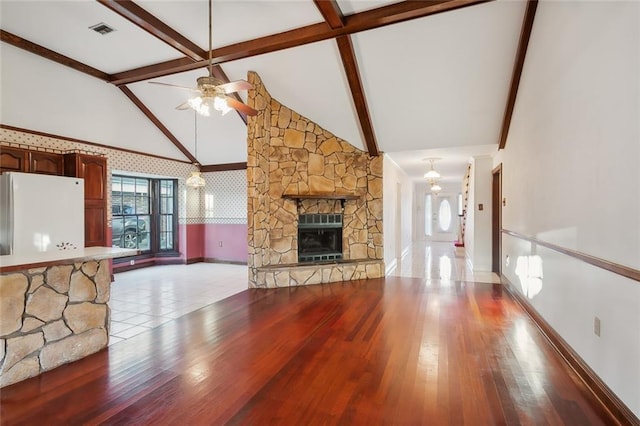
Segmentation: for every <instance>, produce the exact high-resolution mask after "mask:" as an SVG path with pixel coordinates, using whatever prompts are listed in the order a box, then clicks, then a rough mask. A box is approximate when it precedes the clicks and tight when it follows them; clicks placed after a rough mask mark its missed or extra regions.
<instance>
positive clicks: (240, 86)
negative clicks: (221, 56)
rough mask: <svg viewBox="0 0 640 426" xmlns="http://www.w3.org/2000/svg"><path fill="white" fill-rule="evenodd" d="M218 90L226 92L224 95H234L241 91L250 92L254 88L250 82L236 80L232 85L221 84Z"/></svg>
mask: <svg viewBox="0 0 640 426" xmlns="http://www.w3.org/2000/svg"><path fill="white" fill-rule="evenodd" d="M218 88H219V89H222V90H224V93H233V92H237V91H239V90H249V89H251V88H253V86H252V85H251V83H249V82H248V81H244V80H236V81H232V82H230V83H225V84H221V85H219V86H218Z"/></svg>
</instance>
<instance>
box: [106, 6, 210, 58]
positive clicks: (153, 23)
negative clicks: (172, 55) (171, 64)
mask: <svg viewBox="0 0 640 426" xmlns="http://www.w3.org/2000/svg"><path fill="white" fill-rule="evenodd" d="M97 1H98V3H100V4H102V5H103V6H105V7H107V8H109V9H110V10H111V11H113V12H115V13H117V14H118V15H120V16H122V17H123V18H125V19H127V20H128V21H130V22H132V23H133V24H135V25H137V26H138V27H140V28H142V29H143V30H145V31H146V32H148V33H149V34H151V35H152V36H154V37H156V38H158V39H160V40H162V41H164V42H165V43H167V44H168V45H169V46H171V47H173V48H174V49H176V50H178V51H179V52H180V53H182V54H183V55H185V56H187V57H189V58H191V59H193V60H194V61H202V60H205V59H207V51H206V50H204V49H201V48H200V47H199V46H197V45H196V44H195V43H193V42H192V41H191V40H189V39H187V38H186V37H184V36H183V35H182V34H180V33H178V32H177V31H175V30H174V29H173V28H171V27H170V26H168V25H167V24H165V23H164V22H162V21H161V20H160V19H158V18H156V17H155V16H153V15H152V14H151V13H149V12H147V11H146V10H144V9H143V8H142V7H140V6H138V5H137V4H135V3H134V2H132V1H130V0H97Z"/></svg>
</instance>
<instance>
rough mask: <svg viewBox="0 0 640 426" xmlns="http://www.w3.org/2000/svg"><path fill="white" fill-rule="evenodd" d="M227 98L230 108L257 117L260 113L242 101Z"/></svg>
mask: <svg viewBox="0 0 640 426" xmlns="http://www.w3.org/2000/svg"><path fill="white" fill-rule="evenodd" d="M225 98H226V99H227V105H228V106H229V107H230V108H234V109H237V110H238V111H240V112H243V113H245V114H247V115H257V114H258V111H256V110H255V109H253V108H251V107H250V106H249V105H246V104H243V103H242V102H240V101H237V100H235V99H233V98H231V97H229V96H225Z"/></svg>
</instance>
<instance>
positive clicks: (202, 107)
mask: <svg viewBox="0 0 640 426" xmlns="http://www.w3.org/2000/svg"><path fill="white" fill-rule="evenodd" d="M211 21H212V13H211V0H209V67H208V68H209V75H208V76H203V77H198V79H197V80H196V83H197V87H195V88H194V87H185V86H178V85H176V84H169V83H162V82H160V81H150V82H149V83H152V84H160V85H163V86H170V87H177V88H179V89H186V90H189V91H191V92H193V94H194V96H193V97H191V98H189V100H187V101H186V102H184V103H182V104H180V105H178V106H177V107H176V109H178V110H186V109H189V108H191V109H193V110H195V111H196V112H197V113H198V114H200V115H204V116H209V115H211V110H212V109H215V110H217V111H220V112H221V113H222V115H225V114H226V113H228V112H229V111H231V109H236V110H238V111H240V112H242V113H244V114H246V115H256V114H257V113H258V111H256V110H255V109H253V108H251V107H250V106H249V105H246V104H244V103H243V102H241V101H239V100H237V99H234V98H232V97H230V96H227V95H228V94H229V93H234V92H237V91H239V90H249V89H251V88H252V87H253V86H252V85H251V83H249V82H247V81H245V80H236V81H232V82H230V83H225V82H223V81H222V80H220V79H218V78H216V77H214V76H213V60H212V56H211V55H212V53H211V52H212V50H211V39H212V34H211V33H212V31H211Z"/></svg>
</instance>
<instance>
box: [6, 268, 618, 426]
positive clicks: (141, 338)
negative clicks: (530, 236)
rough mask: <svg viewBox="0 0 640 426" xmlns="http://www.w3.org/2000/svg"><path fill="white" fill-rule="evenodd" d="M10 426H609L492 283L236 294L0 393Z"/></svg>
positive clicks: (392, 283)
mask: <svg viewBox="0 0 640 426" xmlns="http://www.w3.org/2000/svg"><path fill="white" fill-rule="evenodd" d="M1 404H2V405H1V409H2V411H1V413H0V415H1V417H0V418H1V421H2V424H3V425H13V424H34V425H35V424H37V425H41V424H47V425H53V424H114V425H116V424H117V425H130V424H136V425H137V424H140V425H142V424H145V425H147V424H151V425H164V424H167V425H168V424H185V425H201V424H202V425H218V424H251V425H262V424H284V425H311V424H399V425H414V424H429V425H438V424H442V425H460V424H471V425H476V424H478V425H485V424H487V425H489V424H505V425H517V424H523V425H528V424H536V425H537V424H552V425H556V424H567V425H589V424H593V425H597V424H611V420H610V419H609V418H607V417H606V414H605V413H604V412H603V411H602V410H601V409H600V406H599V405H598V404H597V403H596V402H595V401H594V400H593V399H592V398H591V396H590V394H589V393H588V392H587V390H586V389H585V387H584V386H583V385H582V384H581V383H580V382H579V381H578V380H577V378H576V377H575V375H574V374H573V373H572V372H571V371H569V370H568V369H567V368H566V366H565V364H564V362H563V361H562V360H561V359H560V358H559V356H558V355H557V354H556V353H555V351H554V350H553V349H552V348H551V347H550V346H549V345H548V343H547V342H546V340H545V339H544V338H543V336H542V335H541V334H540V332H539V331H538V329H537V328H536V327H535V325H534V324H533V323H532V322H531V321H530V319H529V318H528V317H527V316H526V314H525V313H524V312H523V311H522V310H521V308H520V307H519V306H518V305H516V304H515V302H513V300H512V299H511V298H510V296H509V295H508V294H507V293H506V292H504V293H503V291H502V286H501V285H499V284H491V283H472V282H463V281H454V280H437V279H430V280H425V279H421V278H410V277H387V278H386V279H378V280H367V281H356V282H348V283H336V284H329V285H317V286H308V287H298V288H291V289H274V290H247V291H244V292H242V293H239V294H237V295H234V296H232V297H230V298H228V299H225V300H223V301H220V302H217V303H214V304H211V305H209V306H207V307H205V308H202V309H200V310H198V311H196V312H193V313H190V314H187V315H185V316H183V317H180V318H178V319H176V320H175V321H171V322H168V323H165V324H163V325H161V326H159V327H156V328H153V329H150V330H149V331H146V332H144V333H141V334H139V335H137V336H134V337H131V338H130V339H127V340H126V341H123V342H120V343H118V344H115V345H112V346H110V347H109V348H108V349H106V350H104V351H102V352H100V353H97V354H95V355H92V356H90V357H87V358H85V359H83V360H80V361H78V362H75V363H73V364H69V365H66V366H62V367H60V368H58V369H56V370H53V371H50V372H48V373H45V374H43V375H41V376H39V377H36V378H33V379H30V380H27V381H24V382H22V383H18V384H16V385H13V386H10V387H7V388H4V389H2V390H1Z"/></svg>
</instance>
